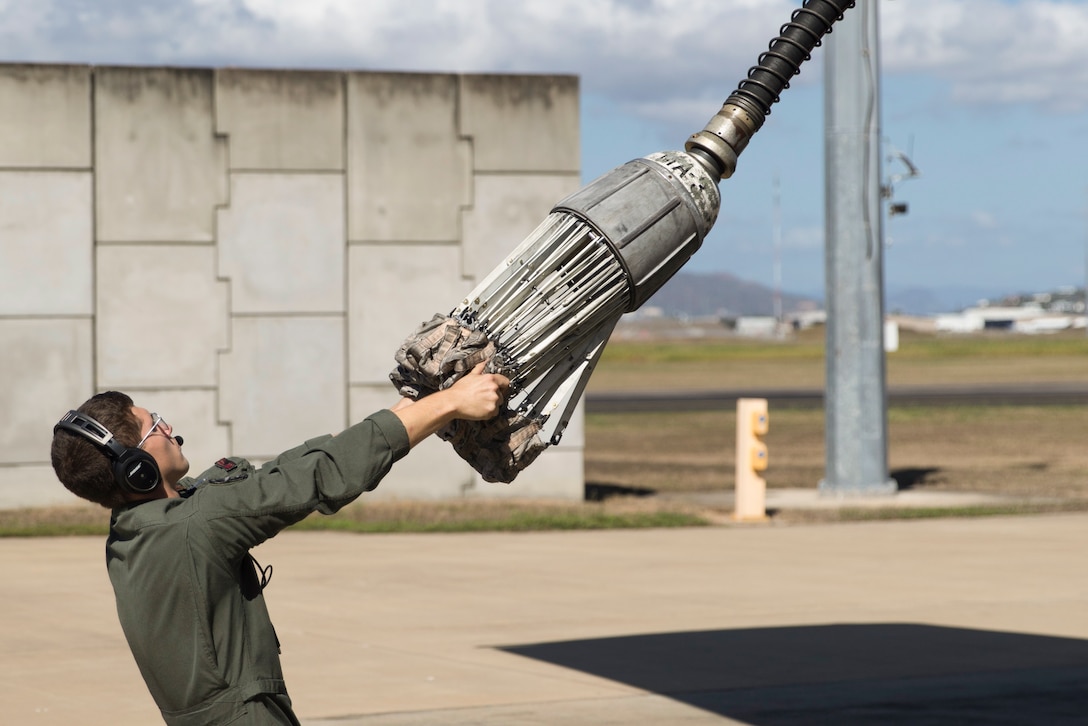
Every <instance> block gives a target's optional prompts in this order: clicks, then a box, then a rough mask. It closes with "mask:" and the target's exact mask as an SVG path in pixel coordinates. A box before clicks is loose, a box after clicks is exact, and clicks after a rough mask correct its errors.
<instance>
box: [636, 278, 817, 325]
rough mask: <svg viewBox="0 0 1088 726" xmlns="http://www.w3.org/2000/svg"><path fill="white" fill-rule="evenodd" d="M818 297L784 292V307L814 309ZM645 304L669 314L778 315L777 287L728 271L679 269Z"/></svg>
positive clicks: (788, 311)
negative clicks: (750, 280) (776, 305)
mask: <svg viewBox="0 0 1088 726" xmlns="http://www.w3.org/2000/svg"><path fill="white" fill-rule="evenodd" d="M821 304H822V303H821V302H820V300H819V299H818V298H813V297H807V296H804V295H795V294H791V293H783V294H782V311H783V312H784V313H790V312H794V311H797V310H812V309H817V308H819V307H820V306H821ZM645 307H651V308H658V309H660V310H661V312H662V313H663V314H664V315H666V316H669V317H683V316H689V317H704V316H707V315H718V316H722V317H731V316H732V317H736V316H742V315H774V313H775V305H774V291H773V290H772V289H771V288H769V287H767V286H765V285H761V284H759V283H757V282H749V281H748V280H742V279H741V278H739V277H737V276H735V275H730V274H729V273H728V272H715V273H701V272H678V273H676V275H675V276H674V277H673V278H672V279H671V280H669V281H668V282H667V283H665V285H664V286H663V287H662V288H661V289H660V290H658V291H657V292H656V293H655V294H654V296H653V297H651V298H650V300H649V301H648V302H647V303H646V305H645Z"/></svg>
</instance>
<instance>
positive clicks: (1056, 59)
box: [881, 0, 1088, 111]
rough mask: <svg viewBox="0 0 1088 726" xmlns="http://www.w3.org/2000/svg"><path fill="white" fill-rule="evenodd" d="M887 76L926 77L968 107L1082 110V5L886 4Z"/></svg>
mask: <svg viewBox="0 0 1088 726" xmlns="http://www.w3.org/2000/svg"><path fill="white" fill-rule="evenodd" d="M881 9H882V10H881V39H882V42H881V55H882V63H883V67H884V70H885V72H886V73H898V72H908V73H909V72H913V73H931V74H934V75H936V76H937V77H939V78H940V79H942V80H944V81H946V82H947V83H949V84H950V85H951V98H952V99H953V100H954V101H957V102H959V103H964V104H970V105H982V106H1001V105H1007V104H1025V103H1030V104H1038V105H1041V106H1045V107H1046V108H1048V109H1049V110H1056V111H1076V110H1082V109H1084V108H1085V107H1086V106H1088V63H1086V61H1088V48H1086V47H1085V45H1084V38H1085V37H1086V36H1088V4H1085V3H1083V2H1079V1H1070V0H1021V1H1020V2H1015V3H1010V2H994V0H960V1H959V2H954V3H950V2H947V1H946V0H910V1H909V2H899V1H896V0H887V1H886V2H884V3H883V4H882V5H881Z"/></svg>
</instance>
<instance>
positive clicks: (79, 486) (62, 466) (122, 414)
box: [50, 391, 140, 509]
mask: <svg viewBox="0 0 1088 726" xmlns="http://www.w3.org/2000/svg"><path fill="white" fill-rule="evenodd" d="M132 406H133V404H132V399H131V398H129V397H128V396H127V395H126V394H124V393H120V392H119V391H106V392H105V393H99V394H96V395H94V396H92V397H91V398H89V399H88V400H87V402H86V403H84V404H83V405H82V406H80V407H79V409H78V410H79V412H80V413H82V414H85V415H87V416H90V417H91V418H93V419H95V420H96V421H98V422H99V423H100V424H102V425H103V426H105V427H106V428H107V429H109V430H110V432H111V433H112V434H113V435H114V437H115V438H116V439H117V441H118V442H119V443H121V444H123V445H124V446H135V445H136V443H137V442H139V440H140V421H139V419H137V418H136V414H134V413H133V412H132ZM50 458H51V459H52V461H53V471H55V472H56V473H57V478H58V479H60V481H61V484H63V485H64V486H65V487H67V488H68V490H69V491H71V492H72V493H73V494H75V495H76V496H79V497H82V498H84V499H88V500H90V501H92V502H94V503H95V504H101V505H102V506H103V507H106V508H107V509H112V508H113V507H117V506H120V505H122V504H125V502H126V499H125V496H124V492H123V491H122V489H121V486H120V485H119V484H118V483H117V480H116V479H114V476H113V462H112V461H111V460H110V458H109V457H108V456H107V455H106V452H105V451H103V450H102V449H101V448H99V447H98V446H96V445H95V444H94V443H92V442H91V441H90V440H89V439H87V438H85V437H83V436H80V435H79V434H75V433H72V432H70V431H65V430H63V429H58V430H57V431H56V432H55V433H54V434H53V446H52V449H51V450H50Z"/></svg>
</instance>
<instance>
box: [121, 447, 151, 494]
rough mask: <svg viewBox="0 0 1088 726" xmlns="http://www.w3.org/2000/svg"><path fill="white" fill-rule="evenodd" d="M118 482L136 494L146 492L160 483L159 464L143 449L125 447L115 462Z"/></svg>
mask: <svg viewBox="0 0 1088 726" xmlns="http://www.w3.org/2000/svg"><path fill="white" fill-rule="evenodd" d="M113 475H114V477H115V478H116V479H117V483H118V484H120V485H121V486H122V487H124V488H125V489H128V490H129V491H131V492H135V493H136V494H146V493H148V492H150V491H151V490H153V489H154V488H155V487H157V486H158V485H159V479H160V476H159V465H158V464H157V463H155V457H153V456H151V454H149V453H147V452H146V451H143V450H142V449H125V452H124V453H123V454H121V455H120V456H119V457H118V458H117V461H115V462H114V463H113Z"/></svg>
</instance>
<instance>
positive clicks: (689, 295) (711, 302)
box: [645, 271, 1005, 317]
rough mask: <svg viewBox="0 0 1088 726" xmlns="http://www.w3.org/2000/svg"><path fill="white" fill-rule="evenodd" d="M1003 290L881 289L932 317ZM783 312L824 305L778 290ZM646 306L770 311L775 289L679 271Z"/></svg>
mask: <svg viewBox="0 0 1088 726" xmlns="http://www.w3.org/2000/svg"><path fill="white" fill-rule="evenodd" d="M1004 294H1005V291H1001V290H995V289H986V288H979V287H966V286H965V287H946V288H919V287H911V288H892V289H887V290H885V300H886V302H885V308H886V310H887V312H889V313H900V314H906V315H935V314H937V313H947V312H956V311H959V310H963V309H964V308H966V307H970V306H972V305H975V304H976V303H977V302H978V301H979V300H984V299H990V300H993V299H1000V298H1001V297H1002V296H1003V295H1004ZM781 305H782V312H783V313H784V314H789V313H791V312H797V311H801V310H813V309H819V308H821V307H823V296H822V294H805V293H791V292H783V293H782V300H781ZM645 307H651V308H659V309H660V310H661V312H662V313H663V314H665V315H666V316H669V317H684V316H688V317H703V316H707V315H718V316H724V317H735V316H742V315H774V313H775V304H774V290H772V289H771V288H769V287H767V286H766V285H761V284H759V283H756V282H750V281H748V280H742V279H741V278H739V277H737V276H735V275H731V274H729V273H728V272H715V273H702V272H683V271H681V272H678V273H677V274H676V275H675V276H674V277H673V278H672V279H671V280H669V281H668V282H667V283H665V285H664V287H662V288H661V289H660V290H658V291H657V293H655V294H654V296H653V297H652V298H650V300H649V301H648V302H647V303H646V305H645Z"/></svg>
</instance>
